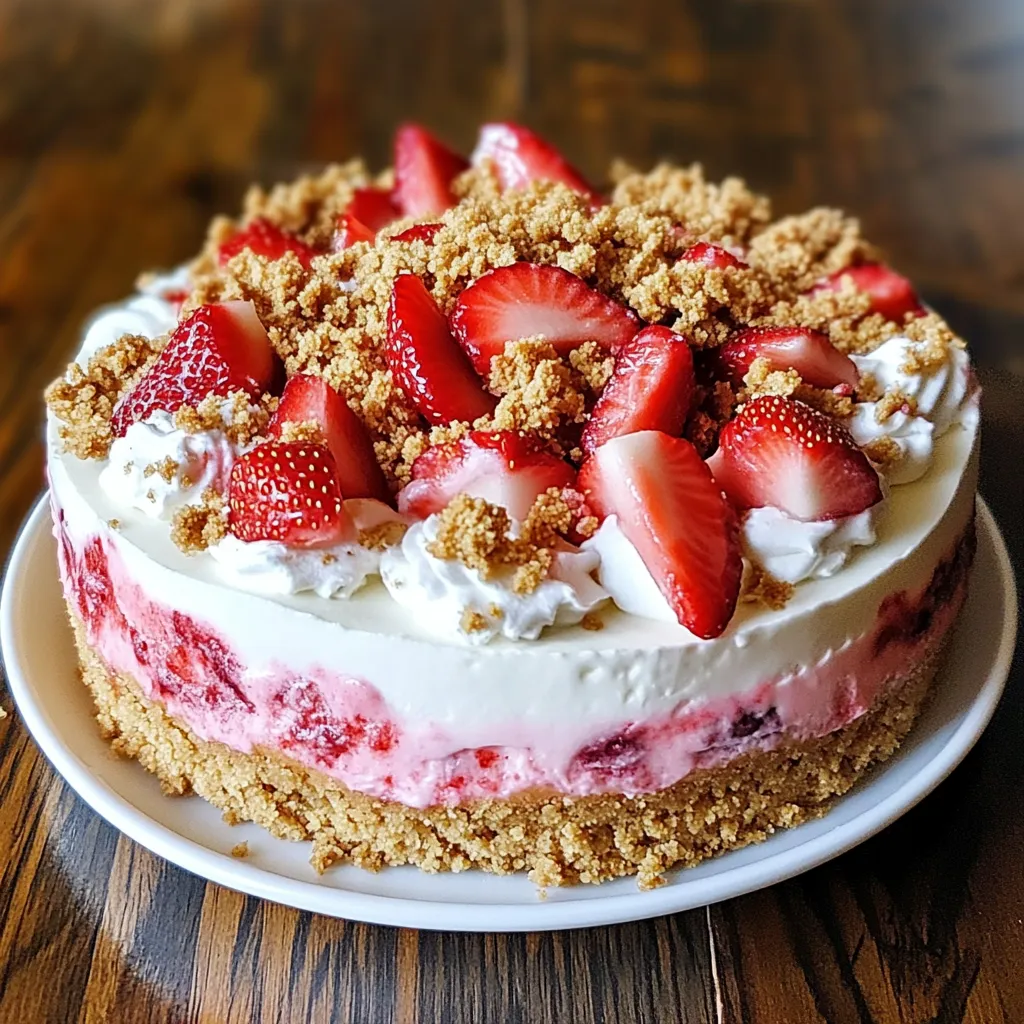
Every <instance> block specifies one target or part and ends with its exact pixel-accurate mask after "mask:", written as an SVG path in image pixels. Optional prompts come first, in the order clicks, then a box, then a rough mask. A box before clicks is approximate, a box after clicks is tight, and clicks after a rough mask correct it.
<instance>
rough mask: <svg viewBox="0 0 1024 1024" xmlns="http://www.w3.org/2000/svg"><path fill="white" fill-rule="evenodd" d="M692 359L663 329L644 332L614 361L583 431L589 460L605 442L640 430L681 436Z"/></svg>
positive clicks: (681, 341)
mask: <svg viewBox="0 0 1024 1024" xmlns="http://www.w3.org/2000/svg"><path fill="white" fill-rule="evenodd" d="M693 385H694V376H693V355H692V353H691V352H690V346H689V345H688V344H687V343H686V339H685V338H684V337H683V336H682V335H680V334H676V333H675V332H674V331H670V330H669V329H668V328H667V327H645V328H644V329H643V330H642V331H641V332H640V333H639V334H638V335H637V336H636V337H635V338H634V339H633V340H632V341H630V342H629V343H628V344H626V345H624V346H623V347H622V348H621V349H620V350H619V353H618V355H617V356H616V357H615V370H614V372H613V373H612V375H611V378H610V379H609V381H608V383H607V384H606V385H605V388H604V391H602V392H601V397H600V398H599V399H598V400H597V404H596V405H595V406H594V411H593V413H592V414H591V416H590V421H589V422H588V423H587V425H586V427H585V428H584V430H583V437H582V439H581V440H580V447H581V448H582V449H583V450H584V451H585V452H586V453H587V454H588V455H589V454H590V453H592V452H593V451H594V450H595V449H596V448H599V447H600V446H601V445H603V444H604V443H605V442H606V441H610V440H611V439H612V438H613V437H618V436H620V435H622V434H634V433H636V432H637V431H638V430H661V431H663V432H664V433H666V434H669V435H671V436H673V437H677V436H678V435H679V434H681V433H682V432H683V425H684V424H685V423H686V414H687V412H689V409H690V398H691V397H692V396H693Z"/></svg>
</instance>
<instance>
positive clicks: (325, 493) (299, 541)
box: [228, 441, 355, 547]
mask: <svg viewBox="0 0 1024 1024" xmlns="http://www.w3.org/2000/svg"><path fill="white" fill-rule="evenodd" d="M228 529H229V530H230V531H231V532H232V533H233V534H234V535H235V536H236V537H237V538H238V539H239V540H244V541H257V540H276V541H280V542H281V543H282V544H291V545H295V546H297V547H324V546H327V545H329V544H338V543H341V542H342V541H346V540H351V539H352V538H353V536H354V533H355V530H354V527H353V525H352V520H351V518H350V517H349V516H348V514H347V513H346V512H345V509H344V506H343V505H342V503H341V486H340V485H339V483H338V473H337V469H336V467H335V465H334V458H333V456H332V455H331V453H330V451H329V450H328V449H327V447H326V446H325V445H322V444H308V443H307V442H304V441H291V442H288V443H282V442H280V441H265V442H264V443H263V444H259V445H257V446H256V447H255V448H253V449H251V450H250V451H248V452H246V453H245V454H244V455H243V456H242V457H241V458H240V459H238V460H237V461H236V462H235V464H234V465H233V466H232V467H231V480H230V483H229V485H228Z"/></svg>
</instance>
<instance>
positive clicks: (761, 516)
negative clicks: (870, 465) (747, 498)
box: [741, 505, 879, 583]
mask: <svg viewBox="0 0 1024 1024" xmlns="http://www.w3.org/2000/svg"><path fill="white" fill-rule="evenodd" d="M878 508H879V506H878V505H874V506H872V507H871V508H868V509H865V510H864V511H863V512H858V513H857V514H856V515H853V516H846V517H844V518H842V519H827V520H822V521H820V522H811V523H805V522H801V521H800V520H798V519H791V518H790V517H789V516H787V515H786V513H785V512H782V511H780V510H779V509H777V508H770V507H765V508H753V509H751V510H750V512H748V513H747V515H746V517H745V518H744V521H743V527H742V534H741V536H742V544H743V550H744V554H746V555H747V556H748V558H750V559H752V560H753V561H755V562H757V563H758V564H759V565H761V566H763V567H764V568H765V569H767V570H768V572H770V573H771V574H772V575H773V576H774V577H775V578H776V579H780V580H785V581H786V582H787V583H799V582H801V581H802V580H810V579H821V578H823V577H825V576H832V575H833V574H835V573H837V572H838V571H839V570H840V569H841V568H842V567H843V566H844V565H845V564H846V562H847V560H848V559H849V557H850V555H851V553H852V551H853V548H855V547H867V546H868V545H870V544H874V543H875V517H876V515H877V514H878Z"/></svg>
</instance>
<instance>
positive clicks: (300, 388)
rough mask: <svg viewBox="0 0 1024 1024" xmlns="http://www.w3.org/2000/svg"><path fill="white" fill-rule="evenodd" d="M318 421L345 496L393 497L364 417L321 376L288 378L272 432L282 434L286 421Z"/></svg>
mask: <svg viewBox="0 0 1024 1024" xmlns="http://www.w3.org/2000/svg"><path fill="white" fill-rule="evenodd" d="M310 421H312V422H314V423H316V424H317V425H318V426H319V427H320V429H321V430H322V431H323V435H324V440H325V443H326V444H327V447H328V448H329V449H330V452H331V455H332V456H334V465H335V467H336V469H337V473H338V483H339V484H340V486H341V493H342V495H343V496H344V497H345V498H376V499H377V500H378V501H384V502H389V501H391V492H390V491H389V490H388V485H387V483H386V482H385V480H384V473H383V472H382V471H381V468H380V465H379V464H378V462H377V458H376V456H375V455H374V454H373V442H372V441H371V440H370V435H369V434H368V433H367V432H366V427H364V426H363V421H362V420H361V419H360V418H359V417H358V416H357V415H356V414H355V413H354V412H353V411H352V410H351V409H350V408H349V407H348V404H347V403H346V402H345V400H344V399H343V398H342V397H341V395H339V394H338V392H337V391H335V390H334V388H332V387H331V385H330V384H328V383H327V381H325V380H324V379H323V378H322V377H314V376H312V375H310V374H306V373H299V374H296V375H295V376H294V377H289V378H288V383H287V384H285V386H284V391H283V392H282V394H281V401H280V403H279V404H278V406H277V411H276V412H275V413H274V416H273V418H272V419H271V421H270V428H269V431H270V436H271V437H275V438H276V437H280V435H281V428H282V426H283V424H285V423H308V422H310Z"/></svg>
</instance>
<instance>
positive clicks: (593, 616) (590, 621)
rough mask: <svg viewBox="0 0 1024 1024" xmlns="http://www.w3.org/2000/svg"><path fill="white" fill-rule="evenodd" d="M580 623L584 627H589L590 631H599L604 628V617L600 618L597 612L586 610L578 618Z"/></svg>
mask: <svg viewBox="0 0 1024 1024" xmlns="http://www.w3.org/2000/svg"><path fill="white" fill-rule="evenodd" d="M580 625H581V626H582V627H583V628H584V629H589V630H590V631H591V632H592V633H599V632H600V631H601V630H602V629H604V619H602V618H601V616H600V615H599V614H598V613H597V612H587V614H586V615H584V616H583V618H582V619H580Z"/></svg>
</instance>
